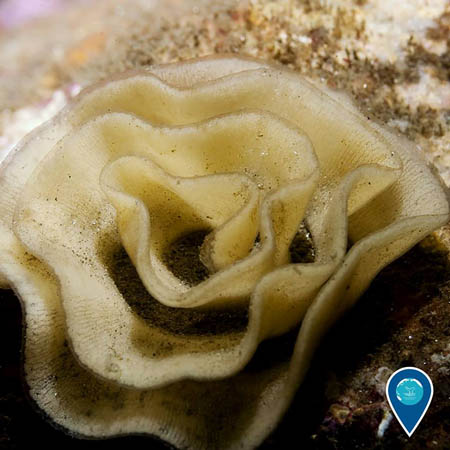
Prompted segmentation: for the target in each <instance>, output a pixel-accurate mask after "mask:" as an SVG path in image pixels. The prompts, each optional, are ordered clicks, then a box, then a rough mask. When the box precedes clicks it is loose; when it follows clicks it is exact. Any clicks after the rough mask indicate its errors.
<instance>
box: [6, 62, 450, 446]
mask: <svg viewBox="0 0 450 450" xmlns="http://www.w3.org/2000/svg"><path fill="white" fill-rule="evenodd" d="M0 184H1V187H2V189H1V192H2V194H1V195H0V217H1V219H0V230H1V234H0V239H1V240H0V245H1V252H0V274H1V276H2V279H3V278H4V280H5V281H7V284H8V285H9V286H11V287H13V288H14V290H15V291H16V292H17V294H18V295H19V296H20V298H21V299H22V301H23V304H24V309H25V312H26V344H25V373H26V380H27V383H28V385H29V387H30V394H31V396H32V397H33V399H34V400H35V401H36V403H37V404H38V405H39V407H40V408H42V409H43V410H44V411H45V412H46V413H47V414H48V415H49V416H50V417H51V419H52V420H53V421H54V422H55V423H57V424H59V425H61V426H63V427H65V428H66V429H67V430H69V431H70V432H71V433H75V434H79V435H82V436H90V437H102V438H105V437H111V436H117V435H121V434H132V433H147V434H152V435H157V436H159V437H160V438H162V439H164V440H165V441H167V442H169V443H171V444H173V445H175V446H177V447H179V448H195V449H198V448H205V449H206V448H208V449H212V448H217V449H226V448H253V447H256V446H257V445H259V444H260V443H261V442H262V441H263V439H264V438H265V437H266V436H267V435H268V434H269V433H270V432H271V431H272V430H273V429H274V428H275V426H276V425H277V423H278V422H279V421H280V419H281V417H282V416H283V414H284V413H285V411H286V410H287V408H288V407H289V404H290V403H291V401H292V398H293V396H294V394H295V392H296V390H297V388H298V386H299V385H300V383H301V381H302V379H303V377H304V375H305V373H306V371H307V369H308V366H309V363H310V361H311V358H312V355H313V353H314V351H315V349H316V347H317V345H318V343H319V341H320V339H321V338H322V337H323V335H324V334H325V333H326V331H327V330H328V329H329V327H330V326H331V325H332V324H333V323H334V322H335V321H336V320H337V319H338V318H339V317H340V316H341V315H342V313H343V312H344V311H345V310H347V309H348V308H350V307H351V306H352V305H353V304H354V302H355V301H356V300H357V299H358V297H359V296H360V295H361V293H362V292H363V291H364V290H365V289H366V288H367V287H368V285H369V284H370V282H371V281H372V279H373V278H374V277H375V275H376V274H377V273H378V272H379V271H380V270H381V269H382V268H383V267H385V266H386V265H387V264H389V263H390V262H391V261H392V260H394V259H395V258H397V257H398V256H400V255H402V254H403V253H404V252H406V251H407V250H408V249H409V248H411V247H412V246H413V245H415V244H416V243H417V242H418V241H419V240H421V239H422V238H423V237H425V236H426V235H427V234H429V233H430V232H431V231H432V230H434V229H436V228H438V227H439V226H441V225H443V224H445V223H446V222H447V221H448V218H449V207H448V199H447V195H446V192H445V188H444V187H443V185H442V184H441V182H440V180H439V179H438V178H437V177H436V176H435V175H434V172H433V171H432V170H431V169H430V168H429V167H428V166H427V164H426V163H425V162H424V161H423V160H422V159H421V157H420V155H418V154H417V153H416V151H415V149H414V147H413V146H412V144H410V143H409V142H408V141H406V140H404V139H402V138H400V137H398V136H396V135H394V134H393V133H391V132H390V131H388V130H386V129H384V128H383V127H381V126H379V125H377V124H375V123H374V122H373V121H371V120H369V119H368V118H367V117H366V116H364V115H362V114H361V113H359V112H358V111H357V109H356V108H355V107H354V106H353V104H352V103H351V102H350V101H349V100H348V99H347V98H346V97H345V96H344V95H342V94H341V93H336V92H334V91H331V90H329V89H326V88H324V87H318V86H316V85H315V84H312V83H311V82H308V81H305V80H304V79H302V78H301V77H299V76H298V75H297V74H296V73H294V72H291V71H289V70H286V69H282V68H279V67H277V66H273V65H271V64H268V63H266V62H264V61H258V60H251V59H244V58H240V57H235V56H224V57H215V58H203V59H197V60H191V61H186V62H182V63H178V64H171V65H166V66H156V67H153V68H151V69H150V70H149V71H146V72H137V73H131V74H128V75H122V76H120V77H117V78H112V79H110V80H108V81H106V82H104V83H102V84H100V85H97V86H94V87H92V88H90V89H89V90H87V91H85V92H83V93H81V94H80V95H79V96H78V97H77V98H76V99H75V100H74V102H73V103H71V104H70V105H69V106H68V107H66V108H65V109H64V110H63V111H62V112H61V113H60V114H59V115H58V116H57V117H56V118H55V119H53V120H52V121H51V122H48V123H47V124H45V125H43V126H42V127H40V128H39V129H37V130H36V131H35V132H33V133H32V134H30V135H28V136H27V137H26V138H24V140H22V142H21V143H20V144H19V145H18V146H17V148H16V149H15V151H13V152H12V153H11V154H10V155H9V156H8V158H7V159H6V160H5V161H4V162H3V164H2V166H1V167H0ZM299 233H300V234H299ZM302 234H303V236H306V241H308V239H309V242H312V243H313V247H314V248H313V251H312V250H311V251H310V250H308V245H305V243H304V242H305V237H304V238H303V244H301V243H300V244H299V236H301V235H302ZM188 236H194V237H198V236H201V238H200V239H198V242H197V243H196V244H195V250H194V251H193V250H192V248H189V245H187V244H188V242H189V240H188V239H187V240H186V241H183V239H185V238H186V237H188ZM203 237H204V238H203ZM308 237H309V238H308ZM300 240H301V239H300ZM194 242H195V238H194ZM177 245H180V246H179V247H178V249H177V247H176V246H177ZM305 247H306V248H305ZM183 248H184V249H186V251H187V252H190V253H189V255H190V257H192V258H194V259H196V261H197V262H196V263H194V264H193V271H194V272H196V273H195V274H194V276H193V278H191V279H189V277H188V276H187V275H183V276H181V273H184V274H185V272H186V271H185V270H184V272H183V271H182V272H177V271H176V270H175V266H176V263H174V264H168V262H167V255H168V254H170V253H171V254H172V255H175V254H176V252H180V251H183V250H180V249H183ZM176 249H177V250H176ZM296 252H297V253H300V254H303V255H304V256H303V257H300V258H298V257H296V256H295V255H296ZM30 254H31V255H33V257H32V258H31V259H30V256H29V255H30ZM126 255H127V256H126ZM117 260H119V261H117ZM172 260H173V259H172ZM120 265H122V267H124V269H123V270H125V268H126V267H128V268H127V269H126V270H127V273H129V274H130V277H129V279H127V278H126V277H124V276H122V275H121V274H119V275H118V272H120V271H121V270H122V269H120ZM117 267H119V269H117ZM130 267H131V269H130ZM133 270H134V275H133V276H132V274H133ZM136 274H137V275H138V278H139V280H140V281H141V282H142V285H140V286H139V287H136V286H137V285H136V280H137V275H136ZM144 287H145V288H144ZM143 292H144V293H146V294H148V299H147V300H144V303H147V302H148V303H149V304H150V305H151V304H152V302H153V305H154V304H155V303H158V306H150V307H149V306H148V305H145V306H144V310H145V311H146V312H145V314H143V313H142V312H141V313H139V312H138V313H136V307H135V306H136V303H139V302H136V300H137V299H136V296H139V298H145V294H142V293H143ZM128 296H129V297H130V298H127V297H128ZM141 303H142V302H141ZM133 305H134V306H133ZM138 309H139V308H138ZM144 316H145V317H144ZM219 322H220V323H221V325H220V326H219V325H218V324H219ZM178 323H179V327H177V324H178ZM208 323H209V325H210V326H207V325H208ZM224 323H225V325H226V326H224ZM211 325H212V326H211ZM289 332H291V333H295V335H296V339H295V343H294V342H291V344H287V343H285V344H284V345H291V348H290V349H288V350H287V351H286V348H284V349H282V350H281V349H280V354H283V355H287V356H286V358H284V359H280V358H274V359H267V360H266V361H264V362H262V363H261V362H260V363H259V364H257V365H256V367H255V366H254V365H253V366H252V364H249V363H250V362H251V361H252V357H253V355H254V354H255V352H256V350H257V348H258V345H259V344H260V343H261V342H262V341H264V340H266V339H269V338H273V337H276V336H282V335H287V334H289ZM297 333H298V334H297Z"/></svg>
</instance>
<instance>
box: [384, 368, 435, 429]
mask: <svg viewBox="0 0 450 450" xmlns="http://www.w3.org/2000/svg"><path fill="white" fill-rule="evenodd" d="M386 397H387V399H388V402H389V405H390V407H391V409H392V411H393V413H394V414H395V417H397V420H398V421H399V422H400V425H401V426H402V428H403V429H404V430H405V432H406V434H407V435H408V437H411V435H412V434H413V433H414V431H416V428H417V427H418V426H419V423H420V422H421V420H422V419H423V417H424V416H425V413H426V412H427V410H428V407H429V406H430V403H431V399H432V398H433V383H432V381H431V379H430V377H429V376H428V375H427V374H426V373H425V372H424V371H423V370H421V369H417V368H416V367H403V368H401V369H399V370H397V371H396V372H394V373H393V374H392V375H391V376H390V378H389V380H388V382H387V384H386Z"/></svg>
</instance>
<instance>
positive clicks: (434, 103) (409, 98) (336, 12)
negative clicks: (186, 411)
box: [0, 0, 450, 449]
mask: <svg viewBox="0 0 450 450" xmlns="http://www.w3.org/2000/svg"><path fill="white" fill-rule="evenodd" d="M19 3H23V2H19ZM41 3H46V2H41ZM47 3H49V5H50V6H49V8H47V9H48V10H47V11H43V12H45V13H46V15H45V16H44V17H41V18H38V19H35V20H34V21H31V22H30V21H27V22H25V21H24V18H25V16H26V14H23V15H22V16H21V15H20V14H19V13H18V10H17V9H14V8H12V9H11V5H13V6H14V4H13V1H12V0H3V1H0V159H2V158H3V157H4V156H5V155H6V154H7V152H8V151H9V150H10V149H11V148H12V147H13V146H14V144H15V143H16V142H17V141H18V140H19V139H20V138H21V137H22V136H23V135H24V134H25V133H27V132H28V131H30V130H31V129H33V128H34V127H35V126H37V125H38V124H39V123H41V122H42V121H44V120H47V119H48V118H50V117H51V116H52V115H54V114H55V113H56V112H57V111H58V110H59V109H60V108H62V107H63V106H64V104H65V103H66V102H67V101H68V99H70V98H71V97H72V96H74V95H76V94H77V93H78V92H79V90H80V89H81V88H83V87H85V86H87V85H89V84H91V83H93V82H95V81H98V80H100V79H103V78H105V77H107V76H108V75H110V74H112V73H115V72H119V71H123V70H127V69H131V68H140V67H147V66H148V65H151V64H157V63H163V62H170V61H178V60H181V59H188V58H191V57H196V56H202V55H208V54H212V53H230V52H231V53H239V54H244V55H250V56H255V57H260V58H263V59H268V60H274V61H278V62H279V63H281V64H284V65H286V66H288V67H291V68H294V69H295V70H297V71H298V72H300V73H302V74H304V75H305V76H308V77H311V78H313V79H315V80H318V81H320V82H321V83H324V84H327V85H328V86H331V87H334V88H337V89H342V90H344V91H345V92H347V93H348V94H349V95H350V96H351V97H352V98H353V99H354V101H355V102H356V103H357V104H358V106H359V107H360V108H361V109H362V110H363V111H364V112H365V114H367V115H368V116H370V117H371V118H372V119H374V120H378V121H380V122H382V123H385V124H387V125H389V126H390V127H393V128H394V129H396V130H397V131H398V132H399V133H403V134H405V135H407V136H408V137H409V138H410V139H411V140H413V141H415V142H416V144H417V151H420V152H424V153H425V154H426V156H427V158H428V159H429V161H430V162H432V163H434V164H435V166H436V167H437V169H438V171H439V173H440V174H441V176H442V178H443V179H444V181H445V183H446V184H447V185H450V85H449V79H450V48H449V45H450V3H448V2H447V1H444V0H408V1H401V0H395V1H393V0H390V1H388V0H354V1H350V0H345V1H339V2H338V1H336V2H331V1H328V2H326V1H319V0H316V1H313V0H311V1H308V0H296V1H289V0H280V1H267V0H252V1H248V2H247V1H229V0H223V1H201V0H197V1H191V0H184V1H183V0H166V1H157V0H148V1H144V0H122V1H115V2H113V1H95V2H89V1H86V0H84V1H70V2H69V1H63V0H60V1H57V0H54V1H52V2H47ZM8 8H9V9H8ZM19 12H20V11H19ZM449 249H450V228H448V227H447V228H446V227H444V228H443V229H441V230H438V231H437V232H436V233H434V234H433V235H432V236H431V237H430V238H427V239H426V240H425V241H424V242H423V243H421V244H419V245H418V246H416V247H415V248H414V249H413V250H411V251H410V252H409V253H408V254H407V255H405V256H404V257H402V258H400V259H399V260H398V261H396V262H394V263H393V264H392V265H391V266H389V267H388V268H386V269H385V270H384V271H383V272H382V273H381V274H380V275H379V276H378V277H377V278H376V280H375V281H374V282H373V284H372V286H371V288H370V289H369V290H368V292H367V293H366V294H365V295H364V296H363V297H362V298H361V300H360V301H359V303H358V305H357V306H356V307H355V308H354V309H353V310H352V311H351V313H350V314H348V315H347V316H346V317H345V318H344V320H343V321H341V322H340V323H339V324H338V325H337V326H336V327H335V328H334V329H333V330H332V331H331V333H330V335H329V337H328V338H327V339H326V341H325V342H324V343H323V345H322V346H321V349H320V351H319V352H318V354H317V356H316V358H315V360H314V364H313V366H312V368H311V370H310V372H309V375H308V377H307V379H306V381H305V382H304V384H303V385H302V387H301V389H300V390H299V392H298V395H297V397H296V400H295V402H294V404H293V406H292V408H291V410H290V411H289V412H288V414H287V416H286V417H285V419H284V420H283V422H282V424H281V425H280V426H279V427H278V429H277V430H276V432H275V433H274V434H273V435H272V436H270V437H269V439H268V440H267V441H266V442H265V443H264V444H263V446H262V448H264V449H269V448H270V449H275V448H277V449H278V448H296V449H299V448H302V449H303V448H304V449H310V448H311V449H315V448H317V449H347V448H360V449H369V448H370V449H372V448H377V449H378V448H380V449H381V448H386V449H391V448H392V449H394V448H395V449H397V448H406V449H428V448H435V449H445V448H447V449H448V448H450V276H449V274H450V260H449V255H448V252H449ZM0 297H1V301H0V311H1V312H0V334H1V338H2V341H1V342H2V345H1V346H0V448H22V447H24V446H25V445H26V444H28V443H29V442H31V441H30V439H37V440H39V441H41V442H43V443H44V442H45V443H46V444H50V443H52V444H53V443H54V444H55V445H61V446H65V447H69V448H81V446H80V442H79V441H76V440H73V439H72V438H70V437H68V436H66V435H65V434H64V433H62V432H61V431H59V430H55V429H54V428H52V427H51V426H50V425H49V424H48V423H47V422H46V421H45V420H44V419H42V418H41V417H40V416H39V415H38V414H37V413H36V412H35V411H34V410H33V409H32V408H31V407H30V406H29V404H28V403H27V401H26V399H25V396H24V394H23V390H22V385H21V376H20V345H21V313H20V306H19V303H18V301H17V300H16V299H15V297H14V295H13V294H12V292H11V291H0ZM407 365H412V366H416V367H419V368H423V369H424V370H426V371H427V372H428V373H429V374H430V376H431V377H432V379H433V381H434V384H435V397H434V400H433V402H432V404H431V407H430V409H429V412H428V413H427V415H426V416H425V419H424V420H423V422H422V424H421V425H420V427H419V428H418V429H417V431H416V432H415V433H414V435H413V437H412V438H410V439H408V438H407V437H406V434H404V433H403V431H402V430H401V428H400V426H399V425H398V423H397V422H396V420H395V418H394V419H393V418H392V415H391V413H390V412H389V407H388V405H387V402H386V400H385V398H384V393H383V389H384V384H385V382H386V380H387V378H388V377H389V375H390V374H391V373H392V372H393V371H394V370H395V369H397V368H399V367H402V366H407ZM123 445H135V446H136V448H165V447H164V445H163V444H160V443H158V442H156V441H153V440H148V439H145V438H142V437H134V438H121V439H116V440H114V441H86V442H83V444H82V448H92V449H100V448H108V449H110V448H116V446H117V447H119V446H123Z"/></svg>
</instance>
